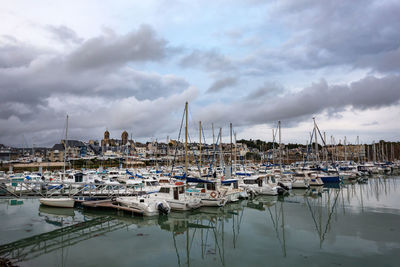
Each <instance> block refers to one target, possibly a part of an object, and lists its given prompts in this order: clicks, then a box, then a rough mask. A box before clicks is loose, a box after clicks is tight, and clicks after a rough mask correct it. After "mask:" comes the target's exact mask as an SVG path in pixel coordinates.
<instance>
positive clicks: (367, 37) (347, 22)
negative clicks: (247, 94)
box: [277, 0, 400, 71]
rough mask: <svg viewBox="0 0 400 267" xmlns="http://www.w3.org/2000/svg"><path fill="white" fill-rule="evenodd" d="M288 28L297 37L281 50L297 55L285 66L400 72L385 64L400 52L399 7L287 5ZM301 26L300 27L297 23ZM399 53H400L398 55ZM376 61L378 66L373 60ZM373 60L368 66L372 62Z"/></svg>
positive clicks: (386, 4) (377, 3) (369, 0)
mask: <svg viewBox="0 0 400 267" xmlns="http://www.w3.org/2000/svg"><path fill="white" fill-rule="evenodd" d="M280 3H281V8H282V10H281V12H278V14H277V16H281V15H283V19H284V20H285V23H286V25H290V27H291V28H292V29H293V30H295V31H297V32H299V33H298V34H294V36H295V38H293V39H292V41H293V42H292V43H290V42H289V43H288V45H287V47H283V49H289V50H292V52H293V53H295V52H298V55H297V56H295V57H293V53H289V55H290V57H287V58H286V60H287V61H288V62H289V63H290V64H291V65H293V66H295V67H298V68H302V67H309V68H315V67H324V66H328V65H330V64H332V65H336V64H350V65H353V64H354V65H361V66H363V67H371V68H373V69H375V70H378V71H388V70H394V71H396V70H399V67H400V63H397V64H390V68H382V66H388V65H387V64H385V61H386V60H390V58H385V56H384V55H387V54H390V53H394V52H396V51H398V49H399V47H400V35H399V34H398V31H399V29H400V20H399V17H398V14H400V2H398V1H378V0H374V1H373V0H367V1H365V0H362V1H361V0H360V1H347V0H338V1H286V2H285V1H283V4H282V2H280ZM299 21H301V23H298V22H299ZM397 53H398V52H397ZM371 57H373V58H374V59H377V61H374V60H372V58H371ZM368 58H369V60H368Z"/></svg>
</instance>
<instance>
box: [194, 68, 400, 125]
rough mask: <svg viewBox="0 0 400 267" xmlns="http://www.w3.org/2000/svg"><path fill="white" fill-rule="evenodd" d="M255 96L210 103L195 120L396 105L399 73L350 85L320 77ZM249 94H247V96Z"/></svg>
mask: <svg viewBox="0 0 400 267" xmlns="http://www.w3.org/2000/svg"><path fill="white" fill-rule="evenodd" d="M251 94H254V96H256V95H258V96H259V97H256V98H249V97H248V96H247V97H244V98H243V99H240V100H239V101H237V102H234V103H232V104H225V105H222V104H213V105H210V106H209V107H207V108H206V109H204V110H200V111H199V112H198V114H201V115H199V118H197V119H199V120H202V121H214V122H221V123H222V122H226V121H231V122H234V123H235V125H253V124H259V123H270V122H274V121H277V120H285V121H288V122H301V121H303V120H304V119H309V118H310V117H312V116H313V115H315V114H319V113H322V112H330V113H331V115H332V114H335V113H337V112H340V111H342V110H343V108H345V107H352V108H353V109H355V110H365V109H378V108H381V107H386V106H391V105H398V104H399V100H400V76H399V75H389V76H385V77H383V78H376V77H373V76H371V77H365V78H363V79H361V80H359V81H357V82H353V83H351V84H350V85H328V84H327V83H326V82H325V81H324V80H322V81H320V82H318V83H313V84H312V85H311V86H309V87H306V88H304V89H302V90H300V91H298V92H293V93H285V94H283V95H281V96H275V97H274V96H271V95H268V94H265V95H263V93H262V91H261V93H260V90H259V89H258V90H256V91H254V92H253V93H251ZM251 94H250V95H251Z"/></svg>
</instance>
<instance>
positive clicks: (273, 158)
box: [271, 128, 275, 168]
mask: <svg viewBox="0 0 400 267" xmlns="http://www.w3.org/2000/svg"><path fill="white" fill-rule="evenodd" d="M274 156H275V132H274V128H272V154H271V157H272V166H273V167H272V168H275V157H274Z"/></svg>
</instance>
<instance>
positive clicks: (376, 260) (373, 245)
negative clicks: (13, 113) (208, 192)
mask: <svg viewBox="0 0 400 267" xmlns="http://www.w3.org/2000/svg"><path fill="white" fill-rule="evenodd" d="M399 182H400V177H396V176H387V177H386V176H382V177H375V178H369V180H368V182H367V183H365V184H358V183H354V184H350V183H348V184H346V183H345V184H341V185H338V186H331V187H320V188H314V189H310V190H292V192H291V194H290V195H289V196H285V197H282V196H279V197H270V196H268V197H267V196H264V197H257V198H255V199H253V200H243V201H240V202H237V203H233V204H229V205H227V206H225V207H224V208H201V209H199V210H196V211H194V212H172V213H171V214H169V215H168V216H157V217H152V218H144V217H137V216H131V215H127V214H124V213H122V212H117V211H107V210H93V209H80V208H75V209H58V208H50V207H44V206H41V205H40V203H39V200H38V199H37V198H30V199H5V198H3V199H0V258H2V259H3V260H4V259H8V260H10V261H11V262H12V263H14V264H15V265H17V266H267V265H268V266H399V255H400V184H399Z"/></svg>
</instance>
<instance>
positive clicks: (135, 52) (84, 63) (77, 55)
mask: <svg viewBox="0 0 400 267" xmlns="http://www.w3.org/2000/svg"><path fill="white" fill-rule="evenodd" d="M167 50H168V47H167V41H166V40H164V39H162V38H159V37H158V36H157V34H156V33H155V31H154V30H153V29H152V28H151V27H150V26H147V25H142V26H140V28H139V29H138V30H137V31H133V32H130V33H128V34H126V35H117V34H115V33H112V32H108V33H107V34H104V35H102V36H99V37H95V38H91V39H89V40H86V41H85V42H84V43H83V44H82V46H80V47H79V48H78V49H77V50H75V51H74V52H73V53H72V54H71V55H69V58H68V60H69V64H70V67H71V69H73V70H85V69H97V68H104V67H115V65H120V64H123V63H127V62H129V61H139V62H145V61H160V60H162V59H164V58H165V57H166V56H167V54H168V51H167Z"/></svg>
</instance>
